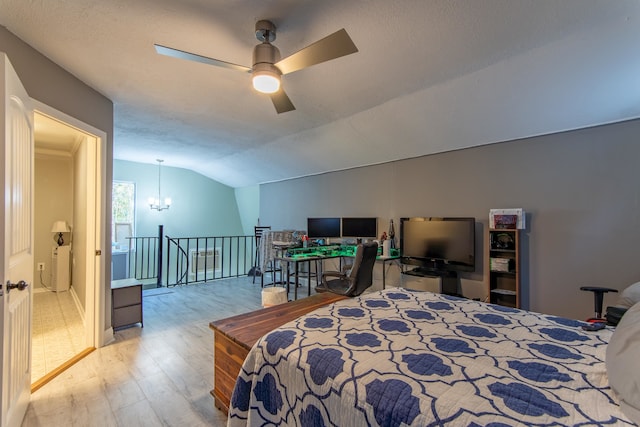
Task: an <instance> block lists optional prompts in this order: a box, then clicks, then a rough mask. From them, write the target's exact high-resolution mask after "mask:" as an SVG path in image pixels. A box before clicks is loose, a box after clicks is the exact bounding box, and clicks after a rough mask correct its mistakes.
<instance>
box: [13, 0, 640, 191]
mask: <svg viewBox="0 0 640 427" xmlns="http://www.w3.org/2000/svg"><path fill="white" fill-rule="evenodd" d="M260 19H269V20H271V21H272V22H273V23H274V24H275V25H276V27H277V38H276V40H275V41H274V42H273V44H274V45H276V46H277V47H278V48H279V49H280V51H281V53H282V55H283V56H287V55H289V54H291V53H293V52H296V51H297V50H299V49H301V48H303V47H305V46H307V45H309V44H311V43H312V42H314V41H316V40H318V39H320V38H322V37H324V36H327V35H328V34H331V33H333V32H335V31H337V30H339V29H341V28H345V29H346V30H347V31H348V33H349V35H350V36H351V38H352V40H353V41H354V43H355V44H356V46H357V47H358V49H359V52H357V53H355V54H352V55H348V56H345V57H342V58H339V59H335V60H332V61H329V62H325V63H322V64H319V65H315V66H313V67H310V68H307V69H304V70H300V71H296V72H294V73H291V74H288V75H286V76H284V77H283V86H284V88H285V90H286V92H287V94H288V95H289V97H290V99H291V100H292V102H293V104H294V105H295V107H296V110H294V111H291V112H287V113H283V114H277V113H276V112H275V110H274V108H273V105H272V103H271V101H270V100H269V98H268V96H266V95H263V94H259V93H257V92H255V91H254V90H253V89H252V88H251V83H250V76H249V75H248V74H243V73H239V72H236V71H233V70H229V69H226V68H221V67H215V66H211V65H206V64H201V63H197V62H189V61H185V60H180V59H175V58H170V57H166V56H161V55H158V54H157V53H156V51H155V50H154V43H158V44H162V45H166V46H170V47H173V48H177V49H182V50H186V51H190V52H193V53H197V54H199V55H203V56H207V57H212V58H217V59H222V60H225V61H228V62H232V63H236V64H241V65H246V66H249V67H250V66H251V65H252V57H251V55H252V49H253V47H254V46H255V45H256V44H258V43H259V42H258V41H257V40H256V38H255V34H254V31H255V28H254V26H255V23H256V21H258V20H260ZM0 25H3V26H5V27H6V28H7V29H8V30H9V31H11V32H12V33H14V34H15V35H17V36H18V37H20V38H21V39H22V40H24V41H25V42H27V43H28V44H30V45H31V46H33V47H34V48H35V49H37V50H39V51H40V52H42V53H43V54H44V55H46V56H47V57H49V58H50V59H51V60H53V61H54V62H56V63H57V64H59V65H60V66H62V67H63V68H65V69H66V70H68V71H69V72H71V73H72V74H74V75H75V76H77V77H78V78H79V79H81V80H82V81H84V82H86V83H87V84H88V85H90V86H92V87H93V88H95V89H96V90H98V91H99V92H101V93H102V94H104V95H105V96H107V97H108V98H110V99H111V100H112V101H113V102H114V109H115V117H114V126H115V129H114V157H115V158H117V159H124V160H132V161H138V162H144V163H155V159H157V158H163V159H165V165H168V166H176V167H184V168H188V169H192V170H194V171H196V172H199V173H202V174H203V175H206V176H208V177H211V178H213V179H215V180H218V181H220V182H222V183H225V184H227V185H230V186H232V187H243V186H248V185H254V184H257V183H264V182H270V181H277V180H282V179H287V178H292V177H297V176H305V175H310V174H317V173H322V172H326V171H333V170H340V169H345V168H351V167H357V166H363V165H370V164H376V163H381V162H386V161H389V160H395V159H402V158H409V157H415V156H421V155H425V154H431V153H437V152H441V151H447V150H455V149H460V148H464V147H471V146H477V145H482V144H488V143H493V142H498V141H506V140H513V139H518V138H524V137H528V136H533V135H540V134H546V133H552V132H559V131H564V130H569V129H575V128H581V127H587V126H593V125H598V124H603V123H611V122H615V121H620V120H626V119H631V118H637V117H640V54H639V52H640V50H639V49H638V40H640V2H638V1H637V0H616V1H611V0H546V1H535V0H398V1H390V0H349V1H344V0H322V1H312V0H297V1H296V0H273V1H264V0H183V1H175V0H137V1H130V0H110V1H104V0H47V1H43V0H0Z"/></svg>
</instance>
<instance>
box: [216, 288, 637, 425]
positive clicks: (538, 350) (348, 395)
mask: <svg viewBox="0 0 640 427" xmlns="http://www.w3.org/2000/svg"><path fill="white" fill-rule="evenodd" d="M583 324H584V323H583V322H580V321H575V320H570V319H565V318H560V317H554V316H550V315H543V314H537V313H532V312H527V311H524V310H518V309H513V308H508V307H503V306H496V305H490V304H485V303H482V302H478V301H472V300H467V299H462V298H456V297H451V296H445V295H440V294H433V293H429V292H420V291H412V290H407V289H400V288H397V289H388V290H384V291H380V292H374V293H371V294H367V295H363V296H361V297H359V298H352V299H348V300H344V301H340V302H338V303H335V304H332V305H330V306H326V307H323V308H320V309H318V310H316V311H314V312H312V313H309V314H307V315H305V316H303V317H300V318H298V319H296V320H294V321H292V322H290V323H288V324H286V325H284V326H282V327H281V328H279V329H276V330H274V331H272V332H271V333H269V334H267V335H265V336H264V337H263V338H262V339H261V340H259V341H258V342H257V343H256V345H255V346H254V347H253V348H252V350H251V351H250V352H249V355H248V356H247V358H246V359H245V362H244V364H243V367H242V370H241V372H240V374H239V376H238V380H237V382H236V385H235V388H234V392H233V395H232V398H231V408H230V410H229V419H228V425H229V426H231V427H235V426H258V425H260V426H262V425H274V426H282V425H291V426H294V425H295V426H366V425H374V426H375V425H380V426H404V425H415V426H432V425H433V426H436V425H464V426H474V427H477V426H491V427H498V426H514V425H523V426H542V425H545V426H548V425H556V426H557V425H580V426H595V425H599V426H602V425H622V426H624V425H635V424H634V423H633V422H631V421H630V420H629V419H628V418H627V417H626V416H625V415H624V414H623V413H622V412H621V410H620V406H619V404H618V401H617V399H616V396H614V393H613V392H612V390H611V388H610V387H609V383H608V380H607V373H606V369H605V362H604V359H605V352H606V348H607V343H608V341H609V339H610V338H611V334H612V331H611V330H610V329H605V330H600V331H597V332H587V331H583V330H582V329H581V328H580V326H581V325H583Z"/></svg>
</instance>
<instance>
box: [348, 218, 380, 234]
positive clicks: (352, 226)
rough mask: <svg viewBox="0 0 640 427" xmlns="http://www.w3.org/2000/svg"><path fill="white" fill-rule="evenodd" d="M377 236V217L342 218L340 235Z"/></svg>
mask: <svg viewBox="0 0 640 427" xmlns="http://www.w3.org/2000/svg"><path fill="white" fill-rule="evenodd" d="M377 236H378V218H342V237H370V238H372V239H375V238H376V237H377Z"/></svg>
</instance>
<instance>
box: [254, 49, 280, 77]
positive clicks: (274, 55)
mask: <svg viewBox="0 0 640 427" xmlns="http://www.w3.org/2000/svg"><path fill="white" fill-rule="evenodd" d="M279 60H280V50H279V49H278V48H277V47H275V46H274V45H272V44H270V43H268V42H264V43H260V44H259V45H257V46H256V47H255V48H253V71H254V72H255V71H259V70H267V69H268V70H270V71H272V72H275V73H277V74H278V75H282V73H281V72H280V70H279V69H278V67H276V66H275V65H273V64H275V63H276V62H278V61H279Z"/></svg>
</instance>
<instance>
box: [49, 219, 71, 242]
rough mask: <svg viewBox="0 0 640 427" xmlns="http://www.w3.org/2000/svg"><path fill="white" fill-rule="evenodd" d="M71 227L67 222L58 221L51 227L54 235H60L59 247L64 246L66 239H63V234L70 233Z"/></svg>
mask: <svg viewBox="0 0 640 427" xmlns="http://www.w3.org/2000/svg"><path fill="white" fill-rule="evenodd" d="M69 231H71V230H69V226H68V225H67V222H66V221H56V222H54V223H53V227H51V232H52V233H58V246H62V245H63V244H64V239H63V238H62V233H68V232H69Z"/></svg>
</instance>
